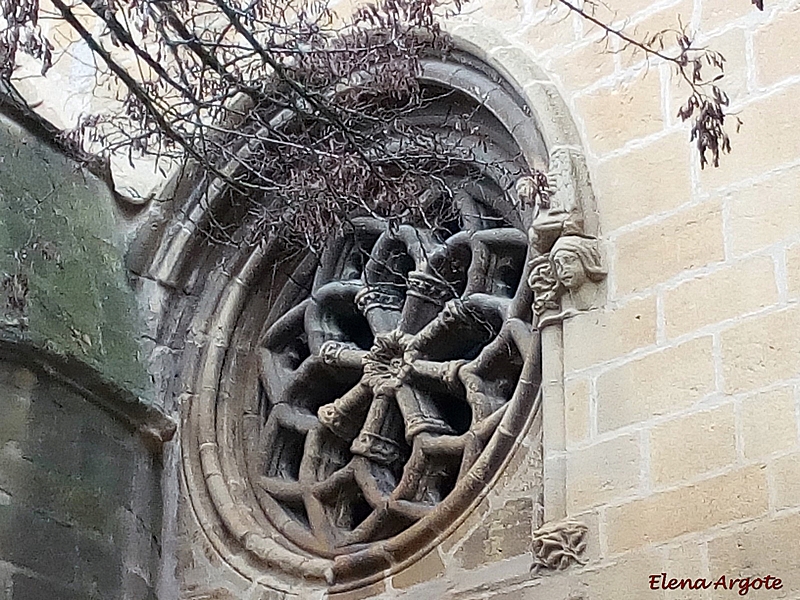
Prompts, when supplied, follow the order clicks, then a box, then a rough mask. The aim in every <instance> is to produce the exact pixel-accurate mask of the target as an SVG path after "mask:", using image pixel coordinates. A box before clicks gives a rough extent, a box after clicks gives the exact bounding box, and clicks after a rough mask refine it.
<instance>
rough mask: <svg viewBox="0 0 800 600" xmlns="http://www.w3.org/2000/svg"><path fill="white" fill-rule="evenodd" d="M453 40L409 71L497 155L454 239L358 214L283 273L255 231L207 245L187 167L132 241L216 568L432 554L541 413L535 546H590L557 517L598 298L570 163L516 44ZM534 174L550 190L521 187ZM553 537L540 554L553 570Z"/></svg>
mask: <svg viewBox="0 0 800 600" xmlns="http://www.w3.org/2000/svg"><path fill="white" fill-rule="evenodd" d="M476 34H479V36H478V35H476ZM453 35H454V37H455V39H456V41H457V46H458V48H459V50H458V51H457V52H454V53H453V55H452V56H450V57H448V59H447V60H442V59H441V58H438V57H431V58H429V59H426V60H425V61H424V65H423V67H424V68H423V73H422V80H423V83H424V84H425V85H431V86H437V87H440V88H444V89H446V90H450V91H452V92H453V98H455V100H450V101H453V102H460V103H462V104H464V105H467V106H471V107H478V108H479V115H478V117H477V118H478V119H479V121H480V126H481V127H483V128H485V130H486V132H488V135H489V137H490V139H491V143H490V150H489V153H490V155H491V153H492V152H494V153H495V154H494V155H492V156H489V158H492V159H496V160H500V161H501V162H503V164H504V165H505V168H504V170H503V172H502V173H488V174H487V175H486V177H485V180H484V181H482V182H481V185H480V186H478V188H479V189H478V188H475V189H470V190H467V191H466V195H465V198H464V199H463V203H462V206H466V207H467V208H465V209H463V210H462V212H461V218H460V221H459V222H460V223H462V226H461V230H460V231H453V233H452V235H450V236H449V237H447V238H446V239H441V237H439V238H435V236H432V234H431V232H429V231H422V230H420V228H419V227H417V228H415V227H411V226H402V227H400V228H399V230H397V231H391V232H390V231H388V230H386V229H385V228H383V227H382V226H381V224H380V223H376V222H372V221H370V220H368V219H362V220H361V221H359V226H358V227H357V228H356V230H355V231H354V233H353V235H352V236H350V237H349V238H347V239H342V240H337V241H335V242H332V243H331V245H330V248H329V250H328V251H326V253H324V254H323V256H322V258H321V259H320V260H316V259H314V258H312V257H305V258H304V259H301V260H297V261H295V262H294V263H292V264H291V265H289V266H286V265H280V268H279V265H277V264H276V261H277V259H276V256H277V254H275V248H274V246H273V245H272V244H270V243H269V242H265V243H263V244H261V245H259V246H257V247H255V248H252V247H250V248H248V249H246V250H237V249H235V248H232V247H228V246H225V247H215V246H213V245H211V244H210V243H209V242H208V240H207V237H206V236H205V235H203V234H202V233H201V230H202V227H203V224H204V222H205V221H206V220H207V219H208V218H209V216H208V215H209V211H210V210H215V213H218V209H219V208H220V206H221V203H223V202H225V201H226V200H225V197H226V196H225V195H224V194H221V193H220V190H219V189H216V188H214V186H213V185H212V186H211V188H210V191H208V192H205V193H203V194H199V193H197V191H196V186H194V185H193V183H192V180H191V177H187V176H184V177H183V178H182V179H181V180H179V181H177V183H176V191H175V201H174V203H173V205H172V206H171V207H167V208H166V209H165V211H164V213H163V214H162V215H161V216H160V218H159V219H158V220H156V221H154V222H153V223H152V224H151V225H152V226H151V227H150V228H148V233H147V235H145V236H143V237H142V238H141V239H140V242H139V243H138V245H137V246H136V247H135V249H134V252H133V255H132V261H131V262H132V266H133V269H134V271H137V272H139V273H140V274H142V275H145V276H146V277H148V278H150V279H152V280H155V281H156V282H158V283H159V284H161V285H160V286H158V289H160V290H161V293H162V295H163V302H162V304H161V305H162V306H163V310H162V314H161V315H160V324H159V331H160V333H159V337H160V340H161V341H162V342H163V343H164V344H165V345H166V346H168V347H171V348H179V349H180V350H181V353H180V359H179V361H178V362H179V366H178V373H177V377H176V381H178V382H179V383H177V384H175V386H174V387H173V388H172V389H171V391H173V392H175V393H176V394H178V395H179V400H180V401H179V403H178V406H179V410H180V412H181V413H182V414H181V416H182V419H181V422H182V427H181V431H182V433H181V451H182V456H183V473H184V480H185V484H186V486H187V491H188V496H189V504H190V507H191V511H192V512H193V514H194V516H195V518H196V520H197V522H198V523H199V525H200V527H201V529H202V531H203V533H204V534H205V536H206V537H207V539H208V541H209V542H210V544H211V545H212V546H213V547H214V549H215V550H216V551H217V552H218V553H219V555H220V556H221V557H222V558H223V559H224V561H225V562H226V563H227V564H228V565H229V566H231V567H232V568H233V569H234V570H236V571H237V572H238V573H240V574H241V575H243V576H244V577H245V578H247V579H250V580H252V581H254V582H258V583H261V584H263V585H266V586H268V587H273V588H276V589H282V590H284V591H288V590H290V589H295V590H296V589H297V588H296V584H297V582H298V580H300V579H302V580H303V581H305V582H306V584H307V585H311V586H317V587H320V588H322V587H328V588H329V589H331V590H335V591H336V590H346V589H350V588H354V587H358V586H361V585H365V584H368V583H370V582H373V581H376V580H378V579H380V578H382V577H385V576H386V575H388V574H390V573H394V572H397V571H399V570H401V569H403V568H405V567H406V566H408V565H409V564H410V563H411V562H413V561H414V560H417V559H418V558H420V557H421V556H424V555H425V553H427V552H428V551H429V550H430V548H432V547H433V546H434V545H435V544H437V543H438V542H439V541H441V540H442V539H443V538H444V537H446V536H447V535H449V534H450V533H452V531H453V530H454V529H455V528H456V527H457V526H458V525H459V524H460V523H461V522H462V521H463V519H464V518H465V517H466V516H467V515H468V514H469V513H470V511H471V509H472V508H473V507H474V506H475V505H476V504H477V503H478V502H479V501H480V500H481V499H482V498H483V497H484V496H485V495H486V494H487V493H488V491H489V490H490V489H491V487H492V485H493V482H494V480H495V479H496V476H497V474H498V473H500V472H501V471H502V469H503V467H504V465H505V464H506V462H507V461H508V460H509V458H510V457H511V456H512V455H513V453H514V452H515V451H516V450H517V449H518V446H519V444H520V439H521V437H522V436H523V435H525V434H526V432H527V431H528V429H529V428H530V427H531V423H533V422H534V417H535V416H536V415H537V414H539V413H540V412H541V410H542V409H541V406H542V404H543V403H545V404H548V405H549V406H551V407H555V411H553V410H551V408H548V410H546V411H544V421H543V425H541V427H542V428H543V442H542V444H543V469H544V471H545V473H546V474H547V476H544V475H543V477H542V481H543V482H544V483H543V486H544V489H543V492H542V495H543V498H544V501H543V503H544V515H545V520H547V521H550V523H549V524H548V525H547V528H546V530H544V533H543V535H544V536H545V537H542V540H545V541H546V540H547V539H551V538H554V536H555V537H556V538H559V539H569V540H572V541H571V542H569V543H567V544H566V545H567V546H569V545H570V544H572V545H573V546H575V547H573V548H569V547H566V550H564V549H563V548H562V551H561V552H560V554H559V557H563V556H564V555H567V556H571V555H575V556H577V555H578V554H577V553H579V551H580V548H582V546H581V544H582V543H583V542H582V539H583V533H585V528H583V529H581V526H580V524H578V525H576V524H575V523H574V522H569V523H570V527H571V529H570V531H571V532H572V533H571V534H570V536H566V537H565V536H563V535H561V534H560V533H559V529H558V527H555V529H554V528H553V523H552V522H554V521H558V520H559V519H562V518H563V517H565V516H566V515H565V508H564V496H565V494H564V489H563V487H564V482H565V480H564V469H563V444H564V441H563V440H564V432H563V428H564V425H563V389H562V387H561V381H562V380H563V372H562V368H563V367H562V365H561V358H560V357H561V349H560V344H561V331H560V323H561V321H562V320H563V319H564V318H568V317H569V316H570V315H572V314H574V313H575V312H577V311H581V310H587V309H589V308H593V307H595V306H597V304H598V303H599V302H601V301H602V298H603V294H604V291H603V279H604V274H605V271H604V269H603V263H602V258H601V253H600V248H599V246H598V241H597V233H598V232H597V218H596V212H595V204H594V198H593V195H592V192H591V187H590V184H589V178H588V174H587V169H586V165H585V160H584V156H583V153H582V151H581V148H580V144H579V140H578V136H577V133H576V130H575V126H574V124H573V123H572V121H571V119H570V116H569V113H568V111H567V109H566V106H565V105H564V103H563V101H562V100H561V98H560V96H559V95H558V93H557V91H556V90H555V88H554V87H553V85H552V84H551V83H550V82H548V81H547V80H546V78H545V77H544V75H543V74H542V73H541V72H540V71H538V70H537V69H536V67H535V66H533V65H532V64H531V63H530V62H529V61H528V59H527V57H526V56H525V55H524V53H522V52H520V51H517V50H514V49H512V48H510V47H506V46H505V45H504V44H502V43H501V44H497V43H496V42H495V46H494V47H495V48H497V49H496V50H494V51H492V52H491V53H486V52H485V51H483V50H481V49H480V48H479V47H478V46H476V44H475V43H474V42H472V41H470V39H483V40H484V43H492V39H491V37H490V36H487V32H486V30H485V29H483V28H481V29H480V30H479V31H478V30H468V29H465V28H463V27H462V28H459V29H456V30H454V32H453ZM523 84H524V85H523ZM437 115H438V116H437ZM437 118H439V119H440V118H441V112H439V113H437V112H436V110H433V111H432V112H431V113H430V114H423V115H420V119H423V120H425V119H428V122H429V123H430V124H431V126H432V127H433V126H436V119H437ZM534 170H540V171H544V172H547V173H548V178H549V182H550V189H551V194H549V195H546V196H545V197H540V196H536V197H534V195H533V194H532V190H533V187H532V185H531V178H530V177H529V174H530V173H532V172H533V171H534ZM170 211H171V212H170ZM476 215H477V216H476ZM359 256H360V257H361V258H360V259H359ZM398 257H399V258H398ZM390 261H394V262H393V263H392V268H388V267H386V264H387V262H390ZM397 272H401V273H402V274H403V276H402V277H400V278H396V277H395V275H394V274H396V273H397ZM443 273H449V275H443ZM543 380H544V382H545V383H544V384H542V383H541V382H542V381H543ZM559 406H560V407H561V408H560V410H561V416H560V417H555V418H552V419H550V422H548V417H547V415H548V413H551V412H554V414H556V415H557V414H558V410H559V409H558V407H559ZM536 422H537V423H542V420H541V419H538V420H536ZM576 531H577V533H575V532H576ZM547 536H549V537H547ZM559 536H560V537H559ZM540 541H541V540H540ZM551 546H552V544H548V543H544V544H542V543H540V544H539V546H538V547H539V548H540V551H537V557H538V558H537V561H538V563H539V564H541V565H544V566H545V567H547V568H563V566H566V564H568V563H569V561H568V560H566V561H565V560H561V558H559V559H558V560H556V559H554V558H553V557H548V552H549V550H547V548H550V547H551ZM542 547H544V548H545V550H543V551H542V550H541V548H542ZM554 565H555V566H554Z"/></svg>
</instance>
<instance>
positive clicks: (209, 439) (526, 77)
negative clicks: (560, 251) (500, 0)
mask: <svg viewBox="0 0 800 600" xmlns="http://www.w3.org/2000/svg"><path fill="white" fill-rule="evenodd" d="M452 33H453V36H454V38H455V40H456V46H457V47H458V48H460V49H462V50H465V51H466V52H468V53H469V54H471V55H473V56H476V57H477V58H478V59H479V60H481V61H482V62H483V63H484V64H486V65H487V66H488V67H490V70H491V71H493V72H494V73H495V77H497V79H496V80H495V81H492V77H491V76H488V77H486V78H484V81H482V82H478V85H476V81H475V80H474V78H473V79H471V75H470V73H469V72H468V70H465V69H461V68H460V67H459V65H458V64H452V63H451V64H448V63H444V62H441V61H439V60H431V61H427V62H426V64H425V69H424V72H423V76H422V77H423V79H427V80H429V81H434V82H437V83H440V84H445V85H448V86H452V87H453V88H455V89H459V90H461V91H463V92H465V93H468V94H470V95H472V96H473V97H474V98H475V99H476V100H478V101H480V102H481V103H482V104H483V105H484V106H485V107H486V108H487V109H488V110H489V111H491V112H492V113H493V114H494V115H495V116H496V117H497V118H498V120H499V121H500V122H501V123H502V124H503V125H504V126H505V127H506V128H507V129H508V130H509V132H510V133H511V134H512V135H513V137H514V138H515V139H516V140H517V142H518V145H519V148H520V149H521V151H522V153H523V155H524V158H525V160H526V161H527V163H528V165H529V166H530V167H531V168H537V169H543V170H544V169H546V168H547V165H546V164H545V160H546V159H547V157H548V156H552V154H553V152H554V151H558V150H567V151H569V153H570V156H571V157H572V158H573V166H575V168H574V169H573V170H572V171H571V172H570V174H569V175H570V177H572V178H573V181H572V185H573V186H574V188H575V189H576V190H577V195H578V197H579V198H580V199H581V210H582V213H583V220H584V231H585V233H586V234H588V235H592V236H596V235H597V218H596V214H595V209H594V199H593V196H592V193H591V188H590V185H589V181H588V175H587V171H586V167H585V161H584V160H583V155H582V152H581V149H580V141H579V139H578V135H577V132H576V129H575V126H574V124H573V123H572V121H571V119H570V116H569V112H568V110H567V107H566V106H565V105H564V103H563V101H562V100H561V98H560V96H559V94H558V92H557V90H556V89H555V86H554V85H553V84H552V83H550V82H549V81H547V79H546V77H545V76H544V74H543V73H542V72H541V71H539V70H538V69H537V68H536V67H535V66H534V65H533V64H532V63H531V62H530V61H529V59H528V57H527V56H526V55H525V54H524V53H523V52H522V51H520V50H518V49H514V48H512V47H510V46H506V45H505V44H503V43H502V40H498V39H493V38H492V36H491V35H488V34H487V30H486V29H485V28H483V27H481V28H477V27H471V26H460V27H457V28H455V29H454V30H453V32H452ZM477 40H480V44H481V46H482V47H493V48H494V49H493V50H492V51H490V52H486V51H484V50H483V49H482V48H481V47H479V46H477V43H478V42H477ZM473 75H474V74H473ZM500 78H502V79H500ZM520 82H525V84H524V85H523V84H521V83H520ZM501 84H502V85H501ZM503 86H506V89H505V90H504V89H503ZM514 95H516V98H517V102H514V101H510V98H511V97H513V96H514ZM520 101H521V102H520ZM218 192H219V189H215V188H214V187H213V185H212V189H211V192H210V193H208V194H205V195H199V194H196V193H194V194H193V193H192V190H191V185H189V183H188V182H187V180H184V181H183V182H182V183H180V184H179V187H178V191H177V193H176V196H177V197H178V198H180V197H186V198H187V200H186V201H185V202H184V203H183V205H182V206H180V207H179V210H178V211H177V213H176V214H174V215H171V216H169V217H167V218H165V219H163V220H162V221H161V222H160V223H158V224H154V228H153V229H152V233H151V237H150V238H149V243H143V244H142V245H140V246H139V250H140V253H139V256H138V257H135V259H134V262H137V260H138V262H139V264H138V265H134V269H135V270H138V271H139V272H143V273H147V274H148V275H149V276H150V277H152V278H153V279H155V280H156V281H158V282H160V283H162V284H164V285H165V286H167V287H172V288H179V289H184V290H188V289H191V288H192V287H194V286H195V284H196V282H197V280H198V278H200V277H205V276H206V275H208V272H204V271H203V269H199V268H197V265H198V264H201V263H202V260H203V259H204V258H206V259H207V258H208V252H207V249H201V248H202V247H203V242H202V237H203V236H202V234H201V233H199V225H200V224H202V223H203V222H204V220H205V219H206V218H207V213H208V210H209V207H210V206H211V207H214V205H215V203H216V202H219V201H221V195H220V194H219V193H218ZM148 247H149V248H150V249H151V250H150V251H148V250H147V248H148ZM266 250H267V249H266V248H264V247H263V246H260V247H258V248H257V249H256V250H255V251H254V252H252V253H251V254H249V255H248V256H228V257H227V260H228V265H229V266H228V267H226V269H225V270H221V271H216V272H214V273H213V276H212V277H210V278H209V279H208V280H207V281H206V282H205V283H204V286H203V293H202V295H201V296H200V297H199V298H195V299H192V300H190V299H182V300H179V301H177V302H171V303H168V308H167V310H166V311H165V313H164V315H162V316H163V321H162V326H161V336H163V338H164V339H165V340H171V341H172V343H173V344H174V340H176V339H177V338H178V337H181V336H183V335H184V333H185V332H188V334H187V335H186V336H185V344H184V351H183V357H182V366H181V372H180V378H181V380H182V381H183V382H185V383H184V385H182V386H181V387H182V390H181V397H180V402H179V404H180V405H183V406H186V407H188V410H187V415H186V418H185V419H184V421H183V428H184V429H183V433H182V435H181V440H182V452H183V474H184V476H185V482H186V486H187V488H188V489H189V490H190V492H191V498H190V500H191V503H192V508H193V512H194V514H195V516H196V518H197V520H198V522H199V524H200V526H201V528H202V529H203V531H204V533H205V534H206V536H207V537H208V539H209V541H210V542H211V544H212V546H213V547H214V548H215V549H216V550H217V551H218V552H219V553H220V555H221V556H223V558H224V559H225V561H226V562H227V563H228V564H229V565H230V566H231V567H233V568H234V569H235V570H236V571H237V572H239V573H240V574H241V575H243V576H244V577H245V578H247V579H250V580H252V581H263V582H264V583H265V584H268V585H269V586H270V587H275V588H278V589H284V590H287V589H289V587H290V586H292V585H293V583H294V581H296V578H297V577H298V576H301V577H303V578H305V579H307V580H309V581H314V580H316V581H318V582H319V585H325V584H327V583H333V580H334V573H333V571H332V564H331V562H330V561H328V560H326V559H321V558H305V559H299V557H298V555H297V554H296V553H294V552H292V551H291V550H288V549H287V548H286V547H284V546H283V545H281V544H280V543H277V542H275V540H274V539H270V538H269V537H266V536H264V535H260V534H259V533H257V531H258V529H257V528H254V526H253V523H252V522H249V519H250V518H251V517H249V516H248V515H247V514H246V512H245V513H243V512H242V511H240V510H238V508H237V501H236V500H235V499H234V497H233V496H232V495H231V491H230V486H231V484H232V483H233V485H234V487H235V486H236V485H244V482H241V481H235V480H234V481H233V482H232V483H231V480H230V478H229V474H230V473H235V472H236V469H235V467H234V466H233V465H231V464H228V462H227V461H230V460H232V458H233V457H232V455H231V454H230V453H229V454H227V455H221V454H220V453H219V447H220V446H225V445H230V446H231V447H234V446H236V444H235V443H234V442H233V441H232V440H230V439H225V438H224V437H223V439H219V432H220V431H223V432H226V431H227V432H231V431H233V427H225V426H223V427H219V426H215V424H214V419H215V414H214V412H213V411H210V410H203V408H202V407H207V406H213V405H214V403H215V402H216V397H217V395H218V394H219V393H220V388H219V380H220V374H221V369H222V365H223V363H224V361H225V355H226V352H227V349H228V348H229V346H230V344H231V337H230V336H231V334H232V332H233V331H234V329H235V324H236V320H237V319H238V318H239V315H240V312H241V307H242V303H243V302H244V299H245V297H246V295H247V293H248V286H249V285H250V282H251V281H252V278H253V277H254V276H255V274H257V273H258V271H259V269H260V268H263V264H261V263H262V261H263V259H264V254H265V252H266ZM150 253H152V256H150V257H148V256H146V255H147V254H150ZM204 253H205V256H204ZM541 343H542V355H543V357H542V388H541V396H542V398H541V400H542V402H541V404H542V407H543V408H542V410H543V413H542V415H541V418H542V429H543V448H542V451H543V452H542V453H543V462H544V467H543V468H544V474H543V482H544V490H543V497H544V521H545V522H552V521H557V520H560V519H562V518H563V517H565V516H566V489H565V488H566V472H565V425H564V410H565V408H564V389H563V378H564V376H563V347H562V332H561V324H560V321H558V320H555V321H554V322H553V324H552V325H550V326H548V327H545V328H543V329H542V332H541ZM223 393H224V392H223ZM520 416H521V417H525V423H524V424H522V425H521V426H518V427H515V430H516V434H515V436H514V439H513V440H511V441H510V444H509V445H507V447H506V448H504V449H503V450H502V451H498V452H496V453H495V455H494V456H493V458H492V460H491V461H490V462H489V463H487V464H486V467H485V468H486V470H487V471H490V472H493V473H494V474H495V477H494V478H493V479H492V481H491V482H489V483H488V484H486V485H482V486H480V489H478V490H477V491H476V492H475V493H473V494H471V495H470V497H469V502H467V504H466V505H464V506H459V507H457V510H454V511H450V512H447V513H442V512H441V511H440V514H445V515H446V520H447V521H448V522H447V523H441V525H440V526H439V527H436V528H434V529H433V531H434V535H432V536H428V537H427V539H426V540H423V543H421V544H420V543H419V541H420V540H413V541H412V542H409V540H407V539H400V540H399V541H398V540H395V538H392V540H390V543H389V544H388V545H386V546H385V547H384V548H382V550H381V552H382V553H386V552H389V553H393V554H394V556H395V560H394V561H393V562H392V563H391V564H387V563H384V562H383V560H382V559H380V558H379V557H378V555H377V554H376V555H374V556H372V557H368V556H365V557H361V560H362V562H361V564H359V565H358V566H357V567H356V566H353V568H352V569H351V570H352V571H353V576H351V577H349V578H346V579H345V580H344V582H343V583H339V584H338V585H336V586H335V588H334V589H340V590H343V589H349V588H351V587H357V586H360V585H364V584H367V583H369V582H371V581H375V580H376V579H380V578H382V577H384V576H386V575H388V574H390V573H395V572H397V571H399V570H401V569H403V568H405V567H407V566H408V565H409V564H411V563H412V562H413V561H415V560H417V559H418V558H420V557H422V556H424V555H425V554H426V553H427V552H428V551H429V550H430V548H431V547H432V546H434V545H435V544H437V543H438V542H439V541H441V540H442V539H444V538H445V537H447V536H448V535H450V534H451V533H452V532H453V531H454V530H455V529H456V527H457V526H458V525H459V524H460V523H461V521H462V520H463V519H464V518H465V517H466V516H467V515H468V514H469V513H470V511H471V509H472V507H474V506H475V505H477V503H478V502H479V501H480V500H481V499H482V498H483V497H484V496H485V495H486V493H488V491H489V490H490V489H491V487H492V485H493V484H494V481H495V480H496V479H497V477H496V475H497V474H499V473H500V472H501V471H502V469H503V467H504V466H505V464H506V463H507V462H508V460H510V458H511V457H512V456H513V455H514V452H515V451H517V450H518V447H519V441H520V439H521V438H522V437H523V436H524V435H525V434H526V432H527V430H528V428H529V427H530V425H531V422H532V421H533V419H534V416H535V411H534V410H530V412H529V413H528V414H527V415H520ZM217 418H219V417H218V416H217ZM454 516H455V517H456V518H453V517H454ZM403 535H404V534H401V535H400V536H398V537H399V538H403ZM231 537H232V538H235V539H237V540H238V543H234V544H233V547H236V546H237V545H241V548H240V549H239V550H231V542H230V538H231ZM363 560H366V563H364V562H363ZM370 561H373V562H370ZM265 565H270V566H272V567H274V568H273V569H269V570H268V572H269V577H268V578H267V579H264V577H263V576H264V573H265V568H266V567H265Z"/></svg>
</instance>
